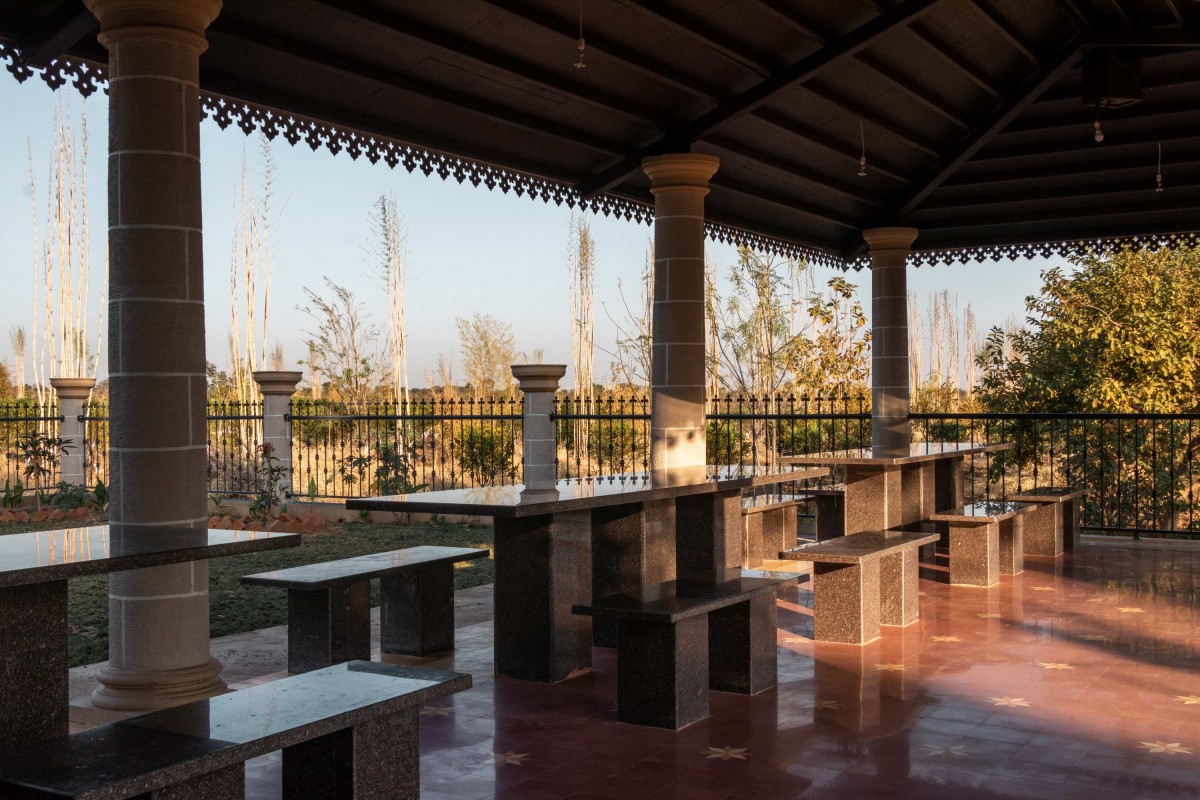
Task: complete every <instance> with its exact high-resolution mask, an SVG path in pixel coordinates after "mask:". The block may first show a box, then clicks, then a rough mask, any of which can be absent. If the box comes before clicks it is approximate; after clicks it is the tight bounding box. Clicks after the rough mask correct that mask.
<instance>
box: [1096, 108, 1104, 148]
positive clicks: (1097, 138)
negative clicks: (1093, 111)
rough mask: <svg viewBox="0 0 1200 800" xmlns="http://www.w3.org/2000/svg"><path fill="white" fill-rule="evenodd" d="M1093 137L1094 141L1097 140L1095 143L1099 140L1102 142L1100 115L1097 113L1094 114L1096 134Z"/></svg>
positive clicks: (1102, 133)
mask: <svg viewBox="0 0 1200 800" xmlns="http://www.w3.org/2000/svg"><path fill="white" fill-rule="evenodd" d="M1095 139H1096V142H1097V143H1099V142H1103V141H1104V131H1103V130H1101V129H1100V115H1099V114H1097V115H1096V136H1095Z"/></svg>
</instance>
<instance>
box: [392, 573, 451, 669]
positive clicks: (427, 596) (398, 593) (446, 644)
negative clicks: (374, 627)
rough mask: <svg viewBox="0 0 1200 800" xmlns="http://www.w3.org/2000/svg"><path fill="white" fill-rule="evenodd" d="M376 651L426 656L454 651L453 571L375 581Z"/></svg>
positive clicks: (398, 576)
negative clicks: (377, 636) (376, 612)
mask: <svg viewBox="0 0 1200 800" xmlns="http://www.w3.org/2000/svg"><path fill="white" fill-rule="evenodd" d="M379 598H380V608H379V649H380V651H382V652H384V653H392V654H394V655H402V656H426V655H429V654H430V653H441V652H444V651H446V650H453V649H454V567H453V565H451V564H442V565H440V566H436V567H431V568H429V569H422V570H417V571H416V572H409V573H406V574H401V575H387V576H384V577H382V578H380V579H379Z"/></svg>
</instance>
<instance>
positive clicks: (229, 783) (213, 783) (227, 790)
mask: <svg viewBox="0 0 1200 800" xmlns="http://www.w3.org/2000/svg"><path fill="white" fill-rule="evenodd" d="M140 796H141V797H148V798H149V800H243V798H245V796H246V765H245V763H241V764H231V765H230V766H228V767H225V768H224V769H218V770H214V771H213V772H206V773H205V774H203V775H197V776H196V777H194V778H190V779H188V780H186V781H183V782H182V783H176V784H173V785H171V786H164V787H163V788H161V789H156V790H155V791H153V792H150V793H149V794H148V795H140Z"/></svg>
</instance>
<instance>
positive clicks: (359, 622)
mask: <svg viewBox="0 0 1200 800" xmlns="http://www.w3.org/2000/svg"><path fill="white" fill-rule="evenodd" d="M359 659H361V660H363V661H370V660H371V584H370V582H369V581H359V582H357V583H352V584H348V585H342V586H334V587H332V588H329V589H317V590H313V591H301V590H299V589H290V590H289V591H288V672H290V673H292V674H293V675H297V674H299V673H301V672H311V671H313V670H314V669H321V668H322V667H328V666H330V665H332V664H340V663H342V662H343V661H355V660H359Z"/></svg>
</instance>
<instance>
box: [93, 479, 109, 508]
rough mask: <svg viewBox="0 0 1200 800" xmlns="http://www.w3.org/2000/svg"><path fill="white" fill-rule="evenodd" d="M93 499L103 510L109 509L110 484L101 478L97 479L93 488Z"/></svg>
mask: <svg viewBox="0 0 1200 800" xmlns="http://www.w3.org/2000/svg"><path fill="white" fill-rule="evenodd" d="M92 499H93V500H94V501H95V503H96V507H97V508H99V509H100V510H101V511H107V510H108V486H107V484H105V483H104V481H102V480H100V479H99V478H97V479H96V485H95V487H93V489H92Z"/></svg>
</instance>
